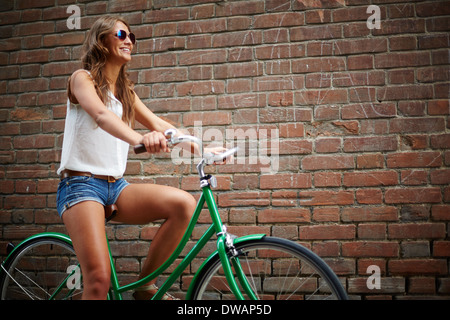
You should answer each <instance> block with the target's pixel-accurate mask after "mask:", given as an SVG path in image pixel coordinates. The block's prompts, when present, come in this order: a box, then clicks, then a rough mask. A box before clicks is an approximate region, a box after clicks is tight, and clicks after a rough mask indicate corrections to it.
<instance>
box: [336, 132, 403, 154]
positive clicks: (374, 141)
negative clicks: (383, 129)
mask: <svg viewBox="0 0 450 320" xmlns="http://www.w3.org/2000/svg"><path fill="white" fill-rule="evenodd" d="M395 150H397V138H396V137H395V136H387V137H364V138H360V137H357V138H346V139H345V140H344V151H345V152H361V151H395Z"/></svg>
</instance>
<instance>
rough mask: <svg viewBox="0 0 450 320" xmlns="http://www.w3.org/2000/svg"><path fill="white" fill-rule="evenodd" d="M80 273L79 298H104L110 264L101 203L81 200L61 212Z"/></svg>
mask: <svg viewBox="0 0 450 320" xmlns="http://www.w3.org/2000/svg"><path fill="white" fill-rule="evenodd" d="M63 221H64V224H65V226H66V229H67V231H68V232H69V236H70V238H71V239H72V243H73V246H74V249H75V253H76V254H77V258H78V261H79V262H80V265H81V270H82V274H83V296H82V298H83V299H86V300H94V299H95V300H99V299H106V296H107V293H108V290H109V285H110V282H111V268H110V262H109V253H108V246H107V243H106V234H105V215H104V208H103V205H101V204H100V203H97V202H95V201H84V202H81V203H79V204H76V205H74V206H73V207H71V208H70V209H68V210H67V211H66V212H64V214H63Z"/></svg>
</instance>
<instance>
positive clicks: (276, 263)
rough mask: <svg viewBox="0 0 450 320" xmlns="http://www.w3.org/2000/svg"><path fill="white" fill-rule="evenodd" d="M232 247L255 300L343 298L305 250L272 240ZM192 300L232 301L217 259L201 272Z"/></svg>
mask: <svg viewBox="0 0 450 320" xmlns="http://www.w3.org/2000/svg"><path fill="white" fill-rule="evenodd" d="M235 247H236V249H237V251H238V252H239V255H238V257H237V258H238V259H239V262H240V265H241V266H242V268H243V271H244V273H245V276H246V278H247V281H248V283H249V284H250V287H251V288H252V290H253V292H254V293H255V294H256V296H257V298H258V299H259V300H274V299H275V300H308V299H332V300H345V299H347V294H346V292H345V290H344V288H343V286H342V285H341V283H340V281H339V279H338V277H337V276H336V275H335V273H334V272H333V271H332V270H331V268H330V267H329V266H328V265H327V264H326V263H325V262H324V261H323V260H322V259H321V258H320V257H319V256H317V255H316V254H315V253H313V252H312V251H310V250H309V249H307V248H305V247H302V246H300V245H298V244H296V243H294V242H292V241H288V240H285V239H280V238H272V237H264V238H262V239H260V240H248V241H243V242H241V243H239V244H237V245H235ZM230 259H233V258H230ZM192 297H193V299H195V300H228V299H235V297H234V295H233V294H232V293H231V290H230V288H229V286H228V284H227V280H226V278H225V275H224V272H223V269H222V265H221V262H220V259H219V257H218V256H216V257H215V258H213V259H211V260H210V261H209V262H208V263H207V265H205V267H204V268H203V269H202V271H201V274H199V277H198V281H197V282H196V283H195V284H194V288H193V291H192Z"/></svg>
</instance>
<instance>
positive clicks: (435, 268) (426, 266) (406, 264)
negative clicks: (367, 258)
mask: <svg viewBox="0 0 450 320" xmlns="http://www.w3.org/2000/svg"><path fill="white" fill-rule="evenodd" d="M388 269H389V271H390V273H391V274H392V275H444V274H446V273H447V270H446V269H447V263H446V261H445V260H443V259H442V260H438V259H408V260H390V261H389V262H388Z"/></svg>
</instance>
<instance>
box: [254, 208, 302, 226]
mask: <svg viewBox="0 0 450 320" xmlns="http://www.w3.org/2000/svg"><path fill="white" fill-rule="evenodd" d="M310 221H311V213H310V211H309V210H308V209H304V208H287V209H284V208H283V209H282V208H274V209H264V210H261V211H259V212H258V222H259V223H304V222H310Z"/></svg>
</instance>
